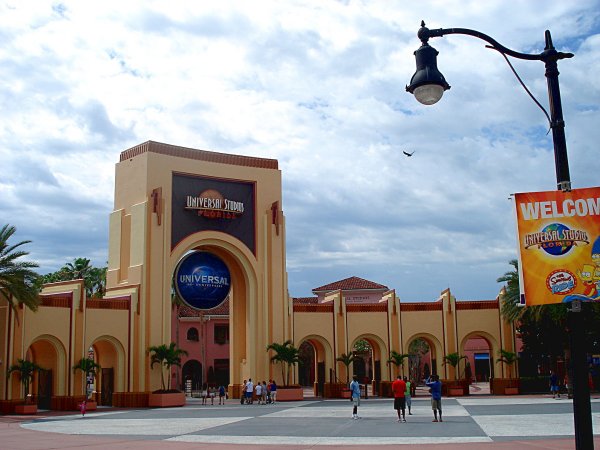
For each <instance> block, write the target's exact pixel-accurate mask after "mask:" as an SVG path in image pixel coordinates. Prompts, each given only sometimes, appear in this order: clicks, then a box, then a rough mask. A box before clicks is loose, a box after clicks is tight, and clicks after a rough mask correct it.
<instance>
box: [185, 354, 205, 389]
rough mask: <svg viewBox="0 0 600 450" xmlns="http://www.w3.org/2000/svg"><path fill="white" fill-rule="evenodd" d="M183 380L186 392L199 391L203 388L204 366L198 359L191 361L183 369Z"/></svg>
mask: <svg viewBox="0 0 600 450" xmlns="http://www.w3.org/2000/svg"><path fill="white" fill-rule="evenodd" d="M181 378H182V379H183V386H184V388H185V390H186V392H187V391H188V390H190V391H199V390H200V389H201V388H202V382H203V377H202V364H201V363H200V361H198V360H196V359H190V360H188V361H186V363H185V364H184V365H183V367H182V368H181Z"/></svg>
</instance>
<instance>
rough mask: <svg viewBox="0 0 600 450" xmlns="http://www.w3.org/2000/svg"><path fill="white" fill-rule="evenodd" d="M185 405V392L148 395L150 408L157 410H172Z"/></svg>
mask: <svg viewBox="0 0 600 450" xmlns="http://www.w3.org/2000/svg"><path fill="white" fill-rule="evenodd" d="M183 405H185V392H170V393H164V394H160V393H156V394H155V393H151V394H148V406H151V407H155V408H171V407H174V406H183Z"/></svg>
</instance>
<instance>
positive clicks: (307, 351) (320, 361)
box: [299, 335, 335, 397]
mask: <svg viewBox="0 0 600 450" xmlns="http://www.w3.org/2000/svg"><path fill="white" fill-rule="evenodd" d="M299 349H300V350H301V352H302V351H303V355H304V356H303V359H304V361H305V364H306V366H308V370H307V369H306V368H299V378H300V376H303V377H304V379H303V381H304V382H306V383H308V384H306V386H311V387H313V389H314V392H315V394H316V395H317V396H319V397H322V396H323V395H324V393H325V383H326V382H327V381H329V382H330V383H333V382H334V381H335V375H334V373H333V353H332V351H331V346H330V345H329V342H327V340H326V339H325V338H324V337H322V336H317V335H311V336H306V337H305V338H303V339H302V340H301V341H300V347H299ZM303 370H305V372H304V374H302V371H303ZM328 370H329V380H328V379H327V376H328V375H327V371H328ZM301 384H302V383H301Z"/></svg>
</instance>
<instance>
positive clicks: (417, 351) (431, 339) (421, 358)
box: [406, 333, 447, 385]
mask: <svg viewBox="0 0 600 450" xmlns="http://www.w3.org/2000/svg"><path fill="white" fill-rule="evenodd" d="M407 342H408V346H407V347H406V348H408V354H409V357H408V361H409V368H408V373H409V375H410V377H411V379H412V380H413V381H414V382H415V383H416V385H418V384H419V383H421V380H423V379H425V378H428V377H429V376H430V375H439V376H440V378H446V377H447V374H446V372H445V370H444V369H443V368H442V361H441V359H442V357H441V356H440V355H441V354H442V346H441V344H440V342H439V341H438V340H437V338H436V337H435V336H432V335H430V334H426V333H422V334H417V335H414V336H411V337H410V338H409V339H408V341H407ZM421 384H422V383H421Z"/></svg>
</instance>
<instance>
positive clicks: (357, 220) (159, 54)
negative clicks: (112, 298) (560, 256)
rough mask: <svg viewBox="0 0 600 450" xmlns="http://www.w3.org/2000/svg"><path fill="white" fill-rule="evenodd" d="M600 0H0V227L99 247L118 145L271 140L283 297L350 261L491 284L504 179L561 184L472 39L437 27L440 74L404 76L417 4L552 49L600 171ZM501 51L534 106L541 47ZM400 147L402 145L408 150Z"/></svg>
mask: <svg viewBox="0 0 600 450" xmlns="http://www.w3.org/2000/svg"><path fill="white" fill-rule="evenodd" d="M599 15H600V2H599V1H598V0H587V1H580V2H577V4H576V5H570V4H569V5H567V4H566V3H565V2H559V1H549V2H545V3H544V7H543V8H541V7H540V6H539V5H538V4H536V3H535V2H529V1H515V2H508V3H507V2H500V1H489V2H485V4H484V3H482V2H477V1H470V2H466V3H465V2H463V1H461V2H458V1H456V2H448V1H447V0H444V1H434V0H431V1H424V2H420V3H418V4H411V5H408V4H406V2H401V1H389V2H362V1H347V2H333V1H331V2H322V1H300V0H297V1H292V2H276V1H256V2H244V1H224V2H212V3H211V2H208V3H207V2H201V3H190V2H184V1H172V2H169V4H168V6H166V5H165V4H164V2H158V1H154V2H116V1H106V2H102V4H98V5H94V7H93V8H90V7H89V5H86V4H85V3H81V2H76V1H64V2H52V1H43V0H39V1H36V2H15V1H13V2H12V3H11V2H8V3H7V2H5V3H4V4H3V5H2V6H0V42H1V43H2V45H1V46H0V65H1V66H2V77H1V78H0V108H1V109H2V111H3V120H2V122H1V123H0V161H2V170H1V172H2V176H1V177H0V224H2V223H10V224H12V225H15V226H16V227H17V230H18V234H17V236H18V237H19V238H20V239H31V240H32V241H33V243H32V244H30V245H29V248H28V249H29V251H30V252H31V257H32V259H35V260H37V261H38V262H40V264H41V266H42V268H41V271H42V272H44V273H45V272H49V271H53V270H56V269H58V268H59V267H60V266H62V265H63V264H64V263H65V262H67V261H69V260H71V259H72V258H75V257H80V256H81V257H89V258H92V260H93V262H94V264H96V265H103V264H104V263H105V261H106V251H107V250H106V247H107V237H108V231H107V227H108V214H109V212H110V211H111V210H112V199H113V189H114V187H113V186H114V180H113V177H114V164H115V163H116V162H117V161H118V156H119V153H120V152H121V151H122V150H124V149H126V148H129V147H131V146H133V145H136V144H138V143H140V142H144V141H146V140H156V141H162V142H167V143H172V144H175V145H182V146H187V147H194V148H202V149H208V150H215V151H220V152H231V153H237V154H246V155H253V156H262V157H269V158H277V159H278V160H279V161H280V167H281V169H282V172H283V186H284V204H283V208H284V213H285V214H286V218H287V227H288V229H287V238H288V251H287V254H288V270H289V272H290V276H289V282H290V291H291V294H292V295H297V296H305V295H310V290H311V288H313V287H316V286H320V285H323V284H326V283H329V282H332V281H335V280H337V279H341V278H346V277H348V276H352V275H356V276H360V277H363V278H369V279H372V280H373V281H376V282H379V283H382V284H386V285H388V286H389V287H392V288H396V290H397V292H398V293H399V295H400V296H401V297H402V298H403V299H404V300H431V299H434V298H436V297H437V295H438V294H439V292H440V291H441V290H442V289H444V288H446V287H448V286H450V287H451V288H452V289H453V291H454V293H455V295H457V296H458V297H459V298H493V297H495V295H496V293H497V292H498V290H499V287H500V286H499V285H498V284H497V283H496V281H495V280H496V278H497V277H498V276H500V275H502V274H503V273H504V272H505V271H506V270H508V269H509V268H510V267H509V266H508V260H509V259H511V258H514V257H515V255H516V243H515V237H514V224H513V215H512V204H511V202H509V201H508V200H507V198H508V197H509V195H510V194H511V193H514V192H526V191H539V190H549V189H553V188H554V186H555V175H554V164H553V154H552V138H551V136H549V135H546V134H545V133H546V131H547V127H548V125H547V122H546V119H545V117H544V115H543V113H542V112H541V111H540V110H539V109H538V108H537V106H535V104H534V103H533V102H532V101H531V100H530V99H529V97H528V96H527V95H526V93H525V92H524V91H523V90H522V88H521V87H520V85H519V84H518V82H517V80H516V79H515V78H514V77H513V75H512V73H511V72H510V69H509V68H508V66H507V65H506V64H505V62H504V61H503V59H502V57H501V56H500V55H499V54H497V53H496V52H494V51H492V50H489V49H486V48H485V43H484V42H483V41H480V40H478V39H474V38H472V37H467V36H459V35H452V36H445V37H443V38H435V39H432V40H431V45H433V46H434V47H435V48H437V49H438V50H439V52H440V55H439V58H438V63H439V67H440V70H441V71H442V72H443V73H444V75H445V76H446V79H447V80H448V82H449V83H450V84H451V85H452V89H451V90H450V91H448V92H447V93H446V94H445V95H444V98H443V99H442V101H441V102H440V103H439V104H437V105H435V106H433V107H423V106H421V105H420V104H418V103H417V102H416V101H415V100H414V98H413V97H412V96H411V95H409V94H407V93H406V92H405V90H404V86H405V85H406V84H407V83H408V81H409V79H410V77H411V75H412V74H413V72H414V70H415V69H414V67H415V65H414V57H413V54H412V53H413V51H414V50H416V49H417V48H418V46H419V45H420V43H419V40H418V38H417V37H416V32H417V30H418V27H419V23H420V21H421V19H424V20H425V21H426V22H427V25H428V26H430V27H431V28H439V27H445V28H449V27H468V28H474V29H477V30H480V31H483V32H485V33H486V34H488V35H490V36H492V37H493V38H495V39H497V40H498V41H499V42H500V43H502V44H503V45H506V46H507V47H510V48H512V49H514V50H517V51H521V52H539V51H541V50H542V49H543V46H544V42H543V39H544V30H545V29H547V28H549V29H550V30H551V31H552V33H553V39H554V44H555V46H556V47H557V49H558V50H562V51H572V52H574V53H575V54H576V56H575V58H573V59H570V60H563V61H560V62H559V70H560V72H561V76H560V82H561V90H562V96H563V108H564V115H565V120H566V124H567V128H566V134H567V141H568V147H569V156H570V165H571V176H572V180H573V184H574V186H576V187H586V186H593V185H597V184H598V175H597V174H598V172H599V170H600V158H598V157H597V154H598V152H597V148H596V147H597V146H596V143H597V142H598V140H599V139H600V135H599V134H600V131H599V129H600V127H598V123H599V116H600V112H599V108H600V107H599V105H600V101H599V100H600V85H599V84H598V82H597V78H598V77H597V73H598V70H599V69H600V51H599V50H598V48H600V47H599V46H598V40H599V39H600V34H599V31H600V27H599V26H598V23H599ZM513 64H514V65H515V67H516V68H517V70H518V71H519V73H520V75H521V77H522V78H523V79H524V81H525V82H526V83H527V85H528V87H529V88H530V89H531V90H532V92H533V93H534V94H535V95H536V97H537V98H538V100H539V101H540V102H541V103H542V104H543V105H547V103H548V100H547V92H546V89H547V88H546V80H545V77H544V67H543V64H542V63H541V62H530V61H514V60H513ZM402 150H406V151H416V152H415V154H414V155H413V157H410V158H408V157H405V156H404V155H403V154H402Z"/></svg>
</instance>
